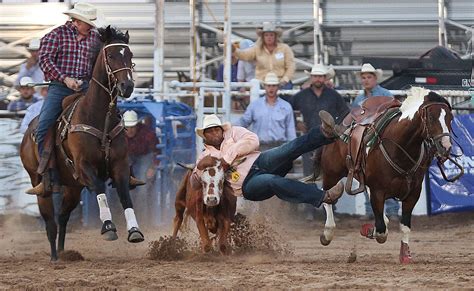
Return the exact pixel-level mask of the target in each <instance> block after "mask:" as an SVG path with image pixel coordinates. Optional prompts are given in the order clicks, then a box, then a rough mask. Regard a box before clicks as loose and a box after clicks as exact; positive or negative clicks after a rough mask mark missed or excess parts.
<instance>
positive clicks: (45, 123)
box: [36, 81, 89, 156]
mask: <svg viewBox="0 0 474 291" xmlns="http://www.w3.org/2000/svg"><path fill="white" fill-rule="evenodd" d="M88 87H89V83H87V82H83V84H82V86H81V89H82V90H83V91H85V90H87V88H88ZM74 93H76V92H75V91H74V90H71V89H69V88H68V87H66V85H64V84H62V83H60V82H57V81H52V82H51V84H50V85H49V89H48V95H47V97H46V100H44V103H43V107H41V112H40V115H39V123H38V129H37V130H36V142H37V143H38V153H39V155H40V156H41V154H42V153H43V146H44V138H45V136H46V133H47V132H48V130H49V129H50V128H51V126H53V125H54V122H55V121H56V119H58V117H59V114H61V111H62V102H63V99H64V97H66V96H69V95H72V94H74Z"/></svg>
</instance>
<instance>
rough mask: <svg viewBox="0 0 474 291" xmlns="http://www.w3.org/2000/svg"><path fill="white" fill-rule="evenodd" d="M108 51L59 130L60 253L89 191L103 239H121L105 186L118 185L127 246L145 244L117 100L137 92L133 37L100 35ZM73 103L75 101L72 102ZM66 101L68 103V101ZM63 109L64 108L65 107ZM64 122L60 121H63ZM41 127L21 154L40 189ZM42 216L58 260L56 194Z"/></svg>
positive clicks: (43, 200)
mask: <svg viewBox="0 0 474 291" xmlns="http://www.w3.org/2000/svg"><path fill="white" fill-rule="evenodd" d="M99 32H100V36H101V40H102V41H103V46H102V47H101V48H100V51H99V52H98V55H97V59H96V61H95V66H94V70H93V74H92V80H91V82H90V86H89V89H88V90H87V93H86V94H85V96H81V97H80V98H77V99H76V100H75V101H74V102H73V104H72V106H69V107H68V109H66V110H65V114H64V115H63V118H62V120H61V121H60V122H59V125H58V123H57V124H56V125H55V126H56V127H57V128H58V126H59V128H58V130H57V134H56V137H55V140H56V142H55V153H56V157H57V158H56V161H57V162H56V166H57V169H58V172H59V176H60V183H61V185H64V187H63V188H64V191H63V195H64V197H63V202H62V206H61V209H60V211H59V221H58V222H59V241H58V248H57V249H58V250H59V251H63V250H64V240H65V236H66V225H67V223H68V220H69V216H70V213H71V211H72V210H73V209H74V208H75V207H76V206H77V204H78V202H79V201H80V197H81V190H82V188H83V187H84V186H85V187H87V188H88V189H89V190H90V191H91V192H93V193H96V194H97V200H98V202H99V207H100V218H101V220H102V222H103V225H102V231H101V233H102V235H103V237H104V239H106V240H115V239H117V234H116V228H115V225H114V224H113V222H112V216H111V214H110V209H109V208H108V205H107V200H106V196H105V194H104V193H105V181H106V180H107V179H108V178H111V179H112V180H113V183H114V185H115V186H116V188H117V193H118V195H119V197H120V202H121V204H122V206H123V208H124V209H125V217H126V220H127V229H128V241H129V242H141V241H143V240H144V237H143V234H142V233H141V232H140V230H139V228H138V223H137V221H136V218H135V213H134V211H133V206H132V200H131V198H130V193H129V176H130V170H129V164H128V153H127V142H126V138H125V133H124V127H123V125H122V122H121V117H120V115H119V114H118V111H117V96H118V95H120V96H122V97H129V96H130V95H131V93H132V91H133V87H134V83H133V79H132V67H133V64H132V56H133V55H132V52H131V51H130V49H129V47H128V40H129V36H128V32H127V33H125V34H124V33H121V32H119V31H117V30H115V29H113V28H110V27H107V28H106V29H100V30H99ZM68 99H70V98H68ZM65 101H66V100H65ZM63 105H64V102H63ZM60 118H61V117H60ZM35 125H36V122H32V124H30V127H29V128H28V130H27V131H26V133H25V136H24V137H23V141H22V144H21V148H20V156H21V160H22V163H23V165H24V167H25V169H26V170H27V172H28V174H29V175H30V178H31V184H32V185H33V186H36V185H37V184H38V183H40V181H41V176H40V175H38V174H37V172H36V171H37V167H38V152H37V146H36V144H35V142H34V141H33V139H32V133H33V131H34V128H35ZM38 206H39V210H40V213H41V216H42V217H43V219H44V220H45V222H46V232H47V235H48V240H49V242H50V246H51V260H53V261H55V260H57V258H58V256H57V249H56V236H57V225H56V222H55V220H54V209H53V202H52V197H51V191H48V192H47V193H45V195H43V196H38Z"/></svg>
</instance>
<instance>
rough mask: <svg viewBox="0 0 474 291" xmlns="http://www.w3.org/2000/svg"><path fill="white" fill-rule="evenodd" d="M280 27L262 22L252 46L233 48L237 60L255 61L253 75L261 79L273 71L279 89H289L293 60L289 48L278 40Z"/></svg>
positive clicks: (293, 71) (293, 68)
mask: <svg viewBox="0 0 474 291" xmlns="http://www.w3.org/2000/svg"><path fill="white" fill-rule="evenodd" d="M281 34H282V30H281V29H277V28H275V25H274V24H272V23H270V22H264V23H263V28H261V29H257V35H258V39H257V42H256V43H255V45H254V46H253V47H250V48H248V49H246V50H240V49H237V50H235V52H234V53H235V55H236V56H237V58H238V59H239V60H243V61H255V62H256V68H255V76H256V78H257V79H259V80H260V81H263V80H264V78H265V76H266V75H267V74H268V73H269V72H274V73H275V74H276V75H277V77H278V79H279V80H280V88H281V89H291V88H293V84H292V83H291V79H292V78H293V75H294V73H295V61H294V56H293V51H292V50H291V48H290V47H289V46H288V45H286V44H284V43H282V42H281V41H280V37H281Z"/></svg>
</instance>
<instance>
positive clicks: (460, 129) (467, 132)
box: [428, 114, 474, 214]
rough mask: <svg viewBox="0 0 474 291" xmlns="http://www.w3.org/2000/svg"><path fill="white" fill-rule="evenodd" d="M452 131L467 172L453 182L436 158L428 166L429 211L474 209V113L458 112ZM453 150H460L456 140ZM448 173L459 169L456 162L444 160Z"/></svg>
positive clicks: (454, 151)
mask: <svg viewBox="0 0 474 291" xmlns="http://www.w3.org/2000/svg"><path fill="white" fill-rule="evenodd" d="M452 125H453V132H454V133H455V134H456V135H457V138H456V137H455V139H456V140H457V141H458V142H459V144H460V146H461V147H462V149H463V151H464V155H463V156H462V157H459V158H458V159H457V160H458V162H459V163H460V164H461V165H462V166H463V168H464V175H463V176H462V177H461V178H460V179H459V180H457V181H456V182H454V183H449V182H446V181H445V180H444V179H443V176H442V175H441V171H440V169H439V168H438V166H437V165H436V161H435V160H434V161H433V162H432V163H431V166H430V168H429V169H428V177H429V195H430V196H429V198H430V202H431V203H430V214H439V213H444V212H460V211H468V210H474V114H467V115H459V116H455V118H454V120H453V123H452ZM453 153H460V149H459V146H458V145H457V144H455V143H454V144H453ZM444 169H445V173H446V175H447V176H448V177H452V176H454V175H456V173H458V170H457V168H456V167H455V165H454V164H453V163H451V162H450V161H447V162H446V163H445V167H444Z"/></svg>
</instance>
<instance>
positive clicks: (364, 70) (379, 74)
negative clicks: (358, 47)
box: [358, 63, 383, 79]
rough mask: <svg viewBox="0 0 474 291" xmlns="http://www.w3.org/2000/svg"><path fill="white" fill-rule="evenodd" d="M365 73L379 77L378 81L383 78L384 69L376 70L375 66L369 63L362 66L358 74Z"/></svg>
mask: <svg viewBox="0 0 474 291" xmlns="http://www.w3.org/2000/svg"><path fill="white" fill-rule="evenodd" d="M363 73H372V74H374V75H375V76H376V77H377V79H380V78H382V75H383V71H382V69H375V68H374V66H372V65H371V64H368V63H367V64H363V65H362V68H361V69H360V72H359V73H358V74H359V75H362V74H363Z"/></svg>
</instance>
